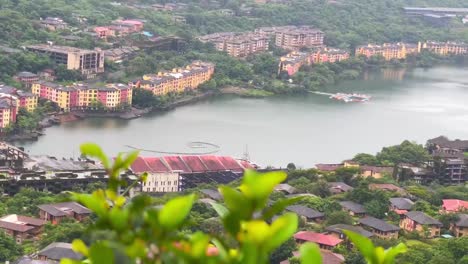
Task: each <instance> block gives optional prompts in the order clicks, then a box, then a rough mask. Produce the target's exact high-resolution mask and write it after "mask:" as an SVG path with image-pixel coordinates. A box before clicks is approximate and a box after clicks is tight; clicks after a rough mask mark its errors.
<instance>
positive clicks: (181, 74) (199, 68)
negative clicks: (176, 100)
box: [130, 61, 215, 96]
mask: <svg viewBox="0 0 468 264" xmlns="http://www.w3.org/2000/svg"><path fill="white" fill-rule="evenodd" d="M214 69H215V65H214V64H213V63H209V62H203V61H194V62H192V63H191V64H189V65H187V66H185V67H182V68H175V69H173V70H172V71H164V72H158V73H157V74H145V75H143V78H141V79H138V80H135V81H133V82H132V83H131V84H130V85H131V86H132V87H133V88H142V89H146V90H150V91H152V92H153V94H154V95H157V96H162V95H166V94H168V93H182V92H184V91H186V90H194V89H197V88H198V86H200V85H201V84H202V83H204V82H206V81H208V80H210V79H211V77H212V76H213V74H214Z"/></svg>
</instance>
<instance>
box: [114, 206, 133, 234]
mask: <svg viewBox="0 0 468 264" xmlns="http://www.w3.org/2000/svg"><path fill="white" fill-rule="evenodd" d="M128 218H129V212H128V210H126V209H121V208H119V207H113V208H112V209H111V210H110V212H109V220H110V221H111V223H112V226H113V227H114V228H115V229H116V230H117V231H122V230H125V228H126V227H127V225H128Z"/></svg>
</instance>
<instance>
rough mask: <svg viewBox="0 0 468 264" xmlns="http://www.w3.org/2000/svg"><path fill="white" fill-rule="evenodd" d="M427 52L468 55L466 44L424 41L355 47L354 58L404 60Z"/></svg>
mask: <svg viewBox="0 0 468 264" xmlns="http://www.w3.org/2000/svg"><path fill="white" fill-rule="evenodd" d="M424 50H427V51H429V52H432V53H435V54H438V55H441V56H447V55H466V54H468V44H466V43H463V42H451V41H448V42H437V41H426V42H419V43H418V44H411V43H401V42H398V43H384V44H381V45H377V44H367V45H362V46H358V47H356V56H359V55H363V56H366V57H368V58H370V57H372V56H382V57H383V58H385V60H387V61H388V60H394V59H396V60H400V59H406V57H407V56H408V55H410V54H418V53H421V52H422V51H424Z"/></svg>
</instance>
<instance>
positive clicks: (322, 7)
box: [0, 0, 468, 47]
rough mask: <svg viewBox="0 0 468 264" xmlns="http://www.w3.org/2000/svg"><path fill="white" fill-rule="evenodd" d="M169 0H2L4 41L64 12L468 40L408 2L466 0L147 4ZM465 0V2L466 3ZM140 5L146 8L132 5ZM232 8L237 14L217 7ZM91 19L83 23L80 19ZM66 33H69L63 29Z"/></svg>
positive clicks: (161, 30)
mask: <svg viewBox="0 0 468 264" xmlns="http://www.w3.org/2000/svg"><path fill="white" fill-rule="evenodd" d="M164 2H169V1H148V0H146V1H140V2H137V1H120V3H116V2H111V1H109V0H74V1H72V0H1V1H0V8H1V10H0V20H1V21H2V23H1V24H0V42H3V44H9V45H12V46H16V47H18V46H21V45H23V44H24V43H30V42H44V41H47V40H50V41H53V40H56V39H57V37H58V36H57V33H51V32H46V31H44V30H42V29H40V27H39V23H38V21H39V19H40V18H45V17H47V16H52V17H61V18H63V19H64V20H65V21H66V22H68V23H69V24H70V25H72V26H74V27H76V30H73V32H69V33H77V31H79V29H80V28H81V29H82V28H83V27H85V26H93V25H105V24H106V23H109V22H110V21H112V20H114V19H117V18H119V17H125V18H140V19H145V20H147V23H146V25H145V27H146V29H147V30H148V31H150V32H153V33H156V34H160V35H172V34H176V35H180V36H185V37H187V36H193V35H199V34H205V33H213V32H218V31H243V30H252V29H254V28H255V27H258V26H269V25H288V24H295V25H302V24H304V25H314V26H317V27H318V28H320V29H322V30H324V31H325V33H326V34H327V40H326V41H327V44H329V45H332V46H339V47H349V46H353V45H357V44H361V43H366V42H373V41H375V42H383V41H400V40H401V41H412V42H415V41H417V40H421V39H434V40H450V39H460V40H463V39H464V40H468V27H463V25H462V24H461V22H459V25H458V24H457V22H454V23H453V25H452V26H451V27H449V28H444V27H443V28H434V27H428V26H427V25H424V23H423V22H421V21H418V20H414V19H413V20H410V19H408V18H406V17H405V16H404V14H403V12H402V9H401V8H402V7H403V6H451V7H462V6H466V5H467V3H466V2H465V1H462V0H449V1H443V0H413V1H405V0H338V1H328V0H312V1H301V0H299V1H291V2H288V5H285V4H264V5H257V4H254V3H253V2H249V1H242V0H241V1H239V0H223V1H219V2H217V1H179V2H185V3H187V4H189V8H188V9H186V10H180V11H177V13H178V14H180V15H184V16H185V18H186V20H187V23H186V24H175V23H173V22H172V15H171V14H170V13H168V12H158V11H155V10H154V9H150V8H144V6H149V5H150V4H154V3H164ZM464 2H465V3H464ZM128 4H132V5H135V4H137V5H138V6H139V7H140V8H135V7H134V6H132V7H129V6H128ZM223 8H227V9H231V10H233V11H234V12H235V15H234V16H225V15H223V14H220V13H219V12H216V10H219V9H223ZM81 17H84V18H86V19H87V21H86V23H80V22H79V18H81ZM62 34H63V33H62Z"/></svg>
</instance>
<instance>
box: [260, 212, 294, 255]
mask: <svg viewBox="0 0 468 264" xmlns="http://www.w3.org/2000/svg"><path fill="white" fill-rule="evenodd" d="M298 223H299V220H298V217H297V215H296V214H295V213H286V214H284V215H282V216H280V217H278V218H277V219H276V220H275V221H274V222H273V223H272V224H271V227H270V236H271V237H270V239H269V240H268V241H267V243H266V245H265V247H266V249H267V250H268V251H272V250H274V249H276V248H277V247H279V246H281V244H283V243H284V242H285V241H286V240H288V239H289V238H291V237H292V236H293V234H294V233H295V232H296V231H297V226H298Z"/></svg>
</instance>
